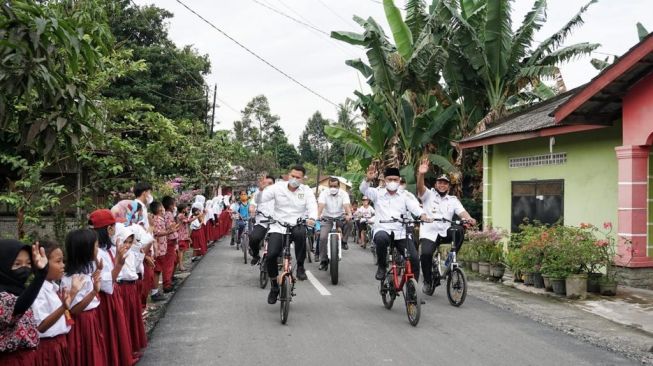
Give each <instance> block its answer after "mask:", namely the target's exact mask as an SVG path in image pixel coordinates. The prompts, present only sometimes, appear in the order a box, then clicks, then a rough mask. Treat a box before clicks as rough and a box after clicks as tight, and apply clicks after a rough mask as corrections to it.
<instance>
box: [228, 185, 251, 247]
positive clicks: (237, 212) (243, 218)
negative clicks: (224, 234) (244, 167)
mask: <svg viewBox="0 0 653 366" xmlns="http://www.w3.org/2000/svg"><path fill="white" fill-rule="evenodd" d="M248 201H249V198H248V197H247V192H245V191H240V195H239V200H238V201H236V202H234V204H233V205H231V210H232V211H233V212H234V216H235V219H236V223H235V225H234V228H233V229H232V230H233V231H232V236H231V245H234V236H236V241H237V242H238V244H240V237H241V235H243V231H244V230H245V227H246V226H247V220H249V202H248Z"/></svg>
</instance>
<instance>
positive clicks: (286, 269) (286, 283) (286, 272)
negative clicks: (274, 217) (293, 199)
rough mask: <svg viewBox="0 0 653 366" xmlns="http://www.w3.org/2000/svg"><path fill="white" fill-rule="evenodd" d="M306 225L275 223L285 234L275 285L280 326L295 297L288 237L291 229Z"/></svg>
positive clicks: (301, 220)
mask: <svg viewBox="0 0 653 366" xmlns="http://www.w3.org/2000/svg"><path fill="white" fill-rule="evenodd" d="M305 223H306V220H305V219H297V223H296V224H288V223H285V222H280V221H277V224H279V225H281V226H283V227H284V228H285V229H286V232H285V233H284V234H283V249H282V257H283V260H282V266H281V272H280V273H279V276H278V277H277V283H278V284H279V290H280V291H279V302H280V303H281V306H280V308H279V315H280V317H281V324H286V322H287V321H288V315H289V313H290V302H291V301H292V298H293V296H295V282H297V279H296V278H295V275H294V273H293V266H292V255H291V254H290V237H291V235H292V229H293V228H295V227H296V226H299V225H304V224H305Z"/></svg>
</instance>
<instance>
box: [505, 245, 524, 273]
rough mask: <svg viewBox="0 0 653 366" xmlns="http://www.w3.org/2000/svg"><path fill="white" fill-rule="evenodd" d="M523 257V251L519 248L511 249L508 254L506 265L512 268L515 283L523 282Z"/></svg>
mask: <svg viewBox="0 0 653 366" xmlns="http://www.w3.org/2000/svg"><path fill="white" fill-rule="evenodd" d="M521 256H522V253H521V249H520V248H519V247H517V246H514V247H512V248H511V249H509V250H508V254H506V265H507V266H508V268H510V271H512V278H513V281H514V282H523V279H522V268H523V267H522V265H521Z"/></svg>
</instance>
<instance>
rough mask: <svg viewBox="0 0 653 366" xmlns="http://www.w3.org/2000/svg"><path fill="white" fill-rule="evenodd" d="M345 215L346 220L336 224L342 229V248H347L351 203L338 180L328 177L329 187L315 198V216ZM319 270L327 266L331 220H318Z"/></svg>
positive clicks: (331, 216) (335, 216) (324, 269)
mask: <svg viewBox="0 0 653 366" xmlns="http://www.w3.org/2000/svg"><path fill="white" fill-rule="evenodd" d="M343 215H344V217H345V221H346V222H339V223H338V224H337V225H338V226H339V228H340V229H341V230H342V249H344V250H347V249H349V246H348V245H347V238H348V237H349V234H350V233H349V232H350V228H351V225H350V224H349V221H350V220H351V205H350V202H349V195H348V194H347V192H345V191H343V190H342V189H340V180H339V179H338V178H336V177H331V178H329V189H328V190H324V191H322V193H320V197H319V198H318V200H317V216H318V217H319V218H331V219H334V218H337V217H343ZM320 223H321V232H320V243H322V245H320V270H321V271H326V270H327V268H328V266H329V259H328V258H327V245H326V243H327V239H328V237H329V231H331V227H332V226H333V221H320Z"/></svg>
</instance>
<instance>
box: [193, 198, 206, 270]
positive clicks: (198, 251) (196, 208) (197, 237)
mask: <svg viewBox="0 0 653 366" xmlns="http://www.w3.org/2000/svg"><path fill="white" fill-rule="evenodd" d="M201 206H202V205H201V204H197V203H194V204H193V211H192V214H193V218H194V219H193V221H191V223H190V230H191V231H190V232H191V234H190V239H191V241H192V242H193V261H196V260H198V259H199V258H200V257H202V256H203V255H204V254H205V252H204V250H203V245H202V242H203V241H204V230H202V220H203V219H204V217H203V216H204V215H203V213H202V208H201Z"/></svg>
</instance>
